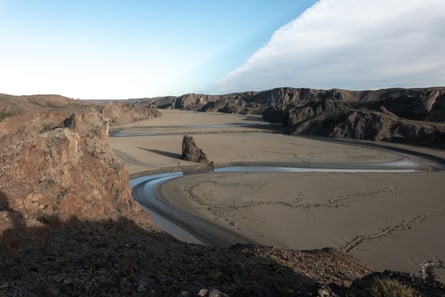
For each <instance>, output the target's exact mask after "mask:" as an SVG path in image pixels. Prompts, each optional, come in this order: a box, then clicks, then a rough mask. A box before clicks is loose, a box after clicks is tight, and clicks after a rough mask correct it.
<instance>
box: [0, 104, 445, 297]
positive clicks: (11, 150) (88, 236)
mask: <svg viewBox="0 0 445 297" xmlns="http://www.w3.org/2000/svg"><path fill="white" fill-rule="evenodd" d="M108 127H109V121H108V120H107V119H106V118H105V117H104V116H103V114H101V113H99V112H98V111H97V109H96V108H88V109H87V110H86V111H83V112H72V111H54V110H42V111H37V112H31V113H25V114H22V115H17V116H11V117H8V118H6V119H3V120H2V121H1V122H0V152H1V154H0V156H1V159H0V164H1V167H0V186H1V188H0V296H349V295H354V294H362V295H360V296H372V295H370V294H371V293H372V292H373V291H372V287H373V286H374V285H375V283H376V282H375V280H376V279H384V280H391V281H392V282H393V283H395V284H396V286H397V287H398V288H403V290H405V289H406V290H408V289H409V290H411V291H413V290H414V291H415V292H417V293H416V294H420V295H422V296H443V295H444V293H445V287H444V285H443V284H440V283H437V282H435V281H434V279H432V278H431V279H428V278H425V279H420V278H417V277H414V276H411V275H407V274H403V273H392V272H385V273H373V270H372V268H370V267H368V266H367V265H365V264H363V263H361V262H360V261H358V260H356V259H354V258H352V257H350V256H348V255H345V254H343V253H341V252H339V251H336V250H333V249H328V248H327V249H322V250H314V251H290V250H281V249H276V248H272V247H260V246H253V245H236V246H233V247H231V248H228V249H219V248H211V247H204V246H197V245H189V244H185V243H182V242H179V241H177V240H175V239H173V238H172V237H170V236H168V235H167V234H165V233H163V232H160V231H158V230H157V229H156V228H155V227H154V226H153V225H152V224H151V219H150V217H149V216H148V215H147V214H146V213H145V212H143V211H142V210H141V209H140V207H139V205H138V204H136V202H134V200H133V199H132V197H131V194H130V187H129V180H128V174H127V172H126V169H125V167H124V166H123V165H122V164H121V162H120V161H119V160H118V159H116V158H115V157H114V156H113V154H112V151H111V149H110V146H109V144H108V142H107V138H108ZM414 291H413V292H414ZM370 292H371V293H370ZM407 296H408V295H407ZM409 296H411V295H409ZM413 296H414V295H413Z"/></svg>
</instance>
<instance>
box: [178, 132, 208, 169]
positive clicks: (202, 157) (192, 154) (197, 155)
mask: <svg viewBox="0 0 445 297" xmlns="http://www.w3.org/2000/svg"><path fill="white" fill-rule="evenodd" d="M182 159H184V160H186V161H190V162H198V163H205V164H207V165H209V166H211V167H213V162H211V161H209V159H207V156H206V154H205V153H204V152H203V151H202V149H200V148H199V147H198V146H197V145H196V142H195V139H194V138H193V137H192V136H188V135H184V137H183V138H182Z"/></svg>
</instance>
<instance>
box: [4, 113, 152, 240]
mask: <svg viewBox="0 0 445 297" xmlns="http://www.w3.org/2000/svg"><path fill="white" fill-rule="evenodd" d="M0 156H1V157H0V158H1V159H0V164H1V165H2V166H1V167H0V182H1V189H0V191H1V192H0V195H1V197H0V200H1V202H0V232H1V231H4V230H7V229H8V228H12V227H16V226H17V225H20V226H22V227H30V226H41V225H42V224H43V225H44V224H47V223H48V220H49V218H51V217H57V218H58V220H61V221H62V222H63V221H66V220H69V219H72V218H76V219H78V220H81V221H86V220H101V219H111V220H116V219H118V218H120V217H128V218H131V217H132V216H134V217H135V218H139V217H140V215H141V210H140V208H139V206H138V205H137V203H136V202H134V200H133V199H132V197H131V193H130V188H129V180H128V174H127V171H126V169H125V168H124V166H123V165H122V164H121V162H120V161H119V160H118V159H117V158H115V157H114V156H113V155H112V152H111V148H110V146H109V144H108V121H107V120H106V119H105V118H104V117H103V116H102V115H101V114H100V113H98V112H96V111H95V110H94V109H92V110H91V111H89V112H84V113H73V114H70V113H68V112H54V111H45V112H34V113H26V114H24V115H20V116H13V117H8V118H7V119H5V120H4V121H2V122H1V123H0ZM18 214H20V215H18ZM145 217H146V218H147V220H149V219H148V216H145ZM16 239H17V238H16V237H14V236H13V237H11V238H9V239H8V240H10V241H11V242H10V243H8V240H6V239H3V242H2V244H3V245H5V244H6V245H8V244H12V243H14V241H15V240H16ZM17 244H18V243H17V242H16V243H14V244H12V246H17ZM3 248H6V247H5V246H3Z"/></svg>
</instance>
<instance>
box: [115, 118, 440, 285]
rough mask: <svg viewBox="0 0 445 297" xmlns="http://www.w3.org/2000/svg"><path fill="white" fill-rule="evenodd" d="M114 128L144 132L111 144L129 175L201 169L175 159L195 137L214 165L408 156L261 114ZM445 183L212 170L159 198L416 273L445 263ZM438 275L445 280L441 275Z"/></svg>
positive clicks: (262, 235) (232, 223)
mask: <svg viewBox="0 0 445 297" xmlns="http://www.w3.org/2000/svg"><path fill="white" fill-rule="evenodd" d="M227 124H229V125H227ZM248 125H250V126H248ZM116 131H119V132H120V133H127V134H132V133H136V134H139V135H141V136H129V137H112V138H110V142H111V145H112V147H113V150H114V152H115V153H116V155H117V156H119V157H120V158H121V159H122V160H123V161H124V162H125V164H126V166H127V168H128V169H129V171H130V174H132V175H138V174H140V173H141V172H150V171H162V170H181V169H185V168H187V167H193V166H196V164H194V163H190V162H186V161H182V160H180V159H179V157H180V153H181V151H180V149H181V146H180V145H181V140H182V136H183V135H184V134H192V135H194V137H195V140H196V142H197V144H198V145H199V146H200V147H201V148H202V149H203V151H204V152H205V153H206V154H207V156H208V157H209V159H210V160H213V161H214V162H215V165H216V166H224V165H228V164H233V163H254V164H257V163H263V164H272V163H279V164H289V165H292V164H294V163H299V164H307V165H308V166H310V164H313V163H331V164H332V163H336V164H359V163H372V164H375V163H380V162H393V161H398V160H401V159H406V156H404V155H400V154H399V153H396V152H390V151H387V150H382V149H376V148H369V147H362V146H357V145H347V144H341V143H330V142H324V141H318V140H312V139H308V138H300V137H294V136H287V135H282V134H278V133H276V132H277V127H275V126H271V125H268V124H266V123H264V122H262V121H261V120H260V119H259V118H253V117H249V118H246V117H244V116H240V115H228V114H217V113H193V112H183V111H163V116H162V117H160V118H156V119H151V120H148V121H144V122H138V123H136V124H133V125H127V126H122V127H118V128H117V129H116ZM410 149H414V150H417V151H421V152H424V153H430V154H433V155H437V156H439V157H444V155H445V154H444V152H442V151H434V150H428V149H423V148H410ZM421 165H422V166H424V167H427V168H429V167H430V165H431V164H421ZM444 180H445V173H444V172H443V171H428V170H427V171H422V172H416V173H231V174H224V173H217V174H216V173H215V174H197V175H188V176H185V177H182V178H179V179H176V180H173V181H170V182H168V183H166V184H164V185H163V186H162V193H163V195H164V196H165V198H166V199H168V200H169V201H171V202H172V203H174V204H175V205H177V206H178V207H180V208H183V209H186V210H188V211H189V212H191V213H193V214H194V215H196V216H199V217H202V218H205V219H206V220H208V221H210V222H212V223H214V224H218V225H221V226H223V227H225V228H228V229H231V230H234V231H236V232H240V233H241V234H243V235H244V236H246V237H248V238H250V239H252V240H254V241H255V242H258V243H261V244H264V245H273V246H277V247H280V248H290V249H299V250H300V249H314V248H322V247H335V248H337V249H340V250H343V251H345V252H347V253H349V254H351V255H354V256H356V257H358V258H359V259H362V260H363V261H365V262H366V263H368V264H370V265H371V266H373V267H375V268H377V269H380V270H381V269H392V270H402V271H408V272H419V271H420V270H421V266H422V265H423V264H425V263H427V262H428V261H430V262H431V263H433V264H434V265H436V266H437V267H440V266H441V263H442V266H443V262H442V261H445V240H444V237H443V236H442V235H441V234H442V230H441V227H442V226H445V203H444V196H445V195H444V194H445V190H444V188H443V186H442V182H443V181H444ZM438 273H439V275H441V277H442V280H443V279H444V278H443V269H438Z"/></svg>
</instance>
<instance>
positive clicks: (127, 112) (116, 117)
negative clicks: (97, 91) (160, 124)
mask: <svg viewBox="0 0 445 297" xmlns="http://www.w3.org/2000/svg"><path fill="white" fill-rule="evenodd" d="M98 109H99V110H100V111H101V113H102V115H103V116H104V117H105V118H108V119H109V120H110V121H111V124H127V123H131V122H135V121H140V120H146V119H151V118H155V117H159V116H161V112H160V111H159V110H157V109H154V108H151V107H150V106H147V105H145V104H138V103H131V104H122V103H119V102H110V103H107V104H106V105H104V106H98Z"/></svg>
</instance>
